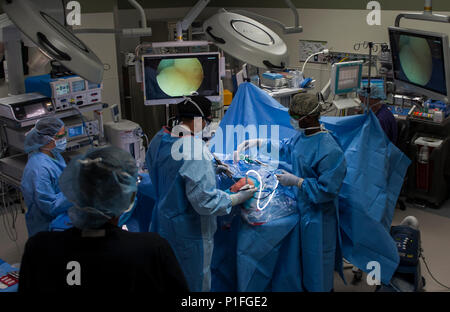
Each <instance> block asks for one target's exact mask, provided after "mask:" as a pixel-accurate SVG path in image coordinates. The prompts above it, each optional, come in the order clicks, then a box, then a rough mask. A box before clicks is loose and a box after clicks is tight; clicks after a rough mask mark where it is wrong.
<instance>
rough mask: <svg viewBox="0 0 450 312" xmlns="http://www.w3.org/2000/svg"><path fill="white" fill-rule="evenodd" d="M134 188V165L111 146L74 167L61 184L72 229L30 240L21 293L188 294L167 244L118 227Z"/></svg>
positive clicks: (130, 203)
mask: <svg viewBox="0 0 450 312" xmlns="http://www.w3.org/2000/svg"><path fill="white" fill-rule="evenodd" d="M138 183H139V179H138V169H137V167H136V163H135V160H134V159H133V157H131V155H130V154H129V153H127V152H126V151H123V150H121V149H118V148H116V147H106V148H102V149H97V150H92V151H89V152H88V153H87V154H86V155H82V156H81V157H78V158H75V159H74V160H72V161H71V162H70V163H69V165H68V166H67V168H66V169H65V170H64V171H63V173H62V175H61V177H60V180H59V184H60V185H61V190H62V191H63V193H64V194H65V195H66V196H67V198H68V199H69V200H70V201H72V202H73V203H74V206H73V207H71V208H69V211H68V214H69V217H70V219H71V221H72V223H73V225H74V227H73V228H71V229H68V230H66V231H64V232H40V233H38V234H36V235H35V236H33V237H31V238H30V239H29V240H28V242H27V244H26V246H25V252H24V255H23V258H22V263H21V268H20V281H19V292H32V291H33V292H60V291H75V292H76V291H86V292H87V291H90V292H92V293H94V292H98V291H100V292H105V291H109V292H117V293H118V292H126V293H130V292H142V291H145V292H146V293H151V294H153V293H161V292H163V293H169V292H170V293H174V292H175V293H176V292H186V291H188V287H187V283H186V280H185V278H184V276H183V273H182V271H181V269H180V266H179V264H178V262H177V260H176V257H175V255H174V253H173V251H172V249H171V248H170V245H169V244H168V242H167V241H166V240H165V239H163V238H161V237H160V236H159V235H158V234H155V233H131V232H127V231H124V230H122V229H121V228H120V226H121V224H120V216H121V215H122V214H123V213H124V212H126V211H127V210H128V209H131V207H132V206H133V203H134V199H135V195H136V192H137V184H138Z"/></svg>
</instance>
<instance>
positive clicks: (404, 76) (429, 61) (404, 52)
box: [389, 27, 450, 100]
mask: <svg viewBox="0 0 450 312" xmlns="http://www.w3.org/2000/svg"><path fill="white" fill-rule="evenodd" d="M389 39H390V43H391V51H392V52H391V53H392V63H393V66H394V79H395V82H396V84H397V87H400V89H405V90H406V91H409V92H412V93H416V94H419V95H425V96H428V97H431V98H433V99H435V100H445V98H447V95H448V92H449V90H450V76H449V69H448V66H450V64H449V63H448V61H449V40H448V36H447V35H445V34H440V33H433V32H427V31H421V30H415V29H414V30H413V29H404V28H397V27H389Z"/></svg>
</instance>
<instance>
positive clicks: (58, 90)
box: [55, 82, 70, 96]
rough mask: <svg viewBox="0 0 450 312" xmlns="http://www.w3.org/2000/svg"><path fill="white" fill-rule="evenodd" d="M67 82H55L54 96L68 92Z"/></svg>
mask: <svg viewBox="0 0 450 312" xmlns="http://www.w3.org/2000/svg"><path fill="white" fill-rule="evenodd" d="M69 92H70V89H69V83H68V82H62V83H58V84H55V96H63V95H66V94H69Z"/></svg>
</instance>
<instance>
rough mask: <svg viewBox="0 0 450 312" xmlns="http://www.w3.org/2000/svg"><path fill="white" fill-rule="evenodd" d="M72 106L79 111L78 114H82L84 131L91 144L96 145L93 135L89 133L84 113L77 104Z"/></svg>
mask: <svg viewBox="0 0 450 312" xmlns="http://www.w3.org/2000/svg"><path fill="white" fill-rule="evenodd" d="M71 107H72V108H73V109H75V110H76V111H77V112H78V114H79V115H80V119H81V124H82V125H83V128H84V131H85V132H86V135H87V137H88V139H89V143H90V144H91V146H92V147H94V141H93V140H92V138H91V135H90V134H89V131H88V129H87V126H86V122H85V118H84V116H83V114H82V113H81V111H80V109H79V108H78V107H76V106H75V105H72V106H71Z"/></svg>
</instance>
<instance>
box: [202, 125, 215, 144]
mask: <svg viewBox="0 0 450 312" xmlns="http://www.w3.org/2000/svg"><path fill="white" fill-rule="evenodd" d="M201 134H202V139H207V140H209V139H210V138H211V137H212V135H213V133H212V129H211V123H207V124H206V126H205V128H203V130H202V132H201Z"/></svg>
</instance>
